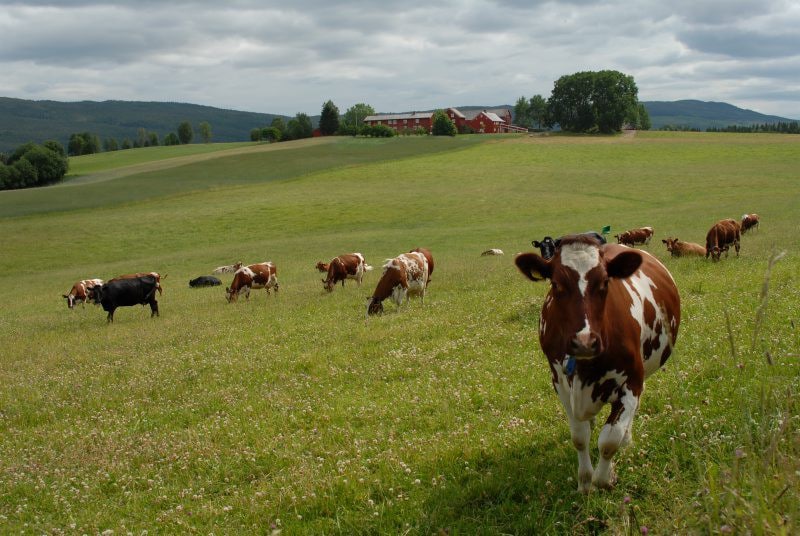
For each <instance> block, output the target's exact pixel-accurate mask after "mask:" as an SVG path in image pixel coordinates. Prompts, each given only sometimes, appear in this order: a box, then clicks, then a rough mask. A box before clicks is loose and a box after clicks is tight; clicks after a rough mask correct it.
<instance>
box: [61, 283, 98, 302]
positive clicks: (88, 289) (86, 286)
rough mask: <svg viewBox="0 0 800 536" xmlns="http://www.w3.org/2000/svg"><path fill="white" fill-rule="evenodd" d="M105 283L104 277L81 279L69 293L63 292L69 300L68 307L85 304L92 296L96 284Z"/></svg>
mask: <svg viewBox="0 0 800 536" xmlns="http://www.w3.org/2000/svg"><path fill="white" fill-rule="evenodd" d="M102 284H103V280H102V279H81V280H80V281H78V282H77V283H75V284H74V285H72V289H71V290H70V291H69V294H62V296H63V297H64V298H66V300H67V307H69V308H70V309H72V308H74V307H75V305H77V304H79V303H80V304H85V303H86V302H87V301H89V300H90V299H91V298H92V290H93V289H94V287H96V286H100V285H102Z"/></svg>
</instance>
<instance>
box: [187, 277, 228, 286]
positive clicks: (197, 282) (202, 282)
mask: <svg viewBox="0 0 800 536" xmlns="http://www.w3.org/2000/svg"><path fill="white" fill-rule="evenodd" d="M221 284H222V281H220V280H219V279H218V278H216V277H214V276H213V275H201V276H200V277H195V278H194V279H192V280H190V281H189V286H190V287H192V288H196V287H216V286H219V285H221Z"/></svg>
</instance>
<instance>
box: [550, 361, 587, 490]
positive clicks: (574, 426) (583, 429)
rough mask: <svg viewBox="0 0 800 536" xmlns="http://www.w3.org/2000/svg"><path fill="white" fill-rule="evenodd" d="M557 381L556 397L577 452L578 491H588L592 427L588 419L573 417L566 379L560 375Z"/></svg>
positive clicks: (555, 385)
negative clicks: (562, 408) (565, 416)
mask: <svg viewBox="0 0 800 536" xmlns="http://www.w3.org/2000/svg"><path fill="white" fill-rule="evenodd" d="M558 376H559V382H558V383H555V384H554V387H555V389H556V393H558V399H559V400H561V405H562V406H564V413H566V415H567V419H568V420H569V432H570V436H571V437H572V445H573V446H574V447H575V450H576V451H577V452H578V491H580V492H581V493H589V490H590V489H591V487H592V458H591V457H590V456H589V441H590V440H591V437H592V427H591V423H590V421H579V420H578V419H576V418H575V415H574V413H573V411H572V402H571V401H570V389H569V384H568V383H567V379H566V378H565V377H564V376H563V375H561V374H558Z"/></svg>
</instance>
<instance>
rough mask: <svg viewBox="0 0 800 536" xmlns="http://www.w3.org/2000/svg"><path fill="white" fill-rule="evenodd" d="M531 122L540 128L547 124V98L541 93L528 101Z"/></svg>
mask: <svg viewBox="0 0 800 536" xmlns="http://www.w3.org/2000/svg"><path fill="white" fill-rule="evenodd" d="M528 106H529V108H528V113H529V116H530V118H531V124H532V125H533V124H535V125H536V128H538V129H540V130H541V128H542V127H543V126H544V125H546V124H547V100H546V99H545V98H544V97H542V96H541V95H534V96H533V97H531V100H530V102H529V103H528Z"/></svg>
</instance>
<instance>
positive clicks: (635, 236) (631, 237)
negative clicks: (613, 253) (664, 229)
mask: <svg viewBox="0 0 800 536" xmlns="http://www.w3.org/2000/svg"><path fill="white" fill-rule="evenodd" d="M614 238H616V239H617V244H623V245H626V246H638V245H641V244H649V243H650V239H651V238H653V228H652V227H640V228H639V229H630V230H629V231H625V232H624V233H620V234H618V235H614Z"/></svg>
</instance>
